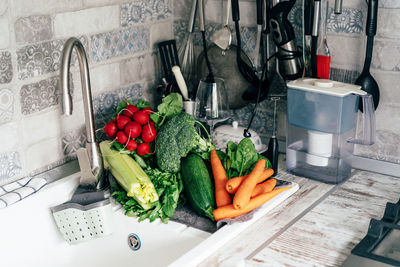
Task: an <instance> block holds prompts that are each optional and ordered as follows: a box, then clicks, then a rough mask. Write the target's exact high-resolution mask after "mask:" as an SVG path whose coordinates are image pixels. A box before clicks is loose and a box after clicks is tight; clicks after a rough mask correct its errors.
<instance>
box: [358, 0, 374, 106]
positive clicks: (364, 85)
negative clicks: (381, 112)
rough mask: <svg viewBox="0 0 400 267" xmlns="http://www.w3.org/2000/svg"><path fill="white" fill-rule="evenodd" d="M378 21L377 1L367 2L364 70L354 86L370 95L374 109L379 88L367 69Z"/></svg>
mask: <svg viewBox="0 0 400 267" xmlns="http://www.w3.org/2000/svg"><path fill="white" fill-rule="evenodd" d="M377 20H378V0H369V2H368V15H367V25H366V29H365V32H366V34H367V48H366V52H365V61H364V68H363V70H362V72H361V74H360V76H359V77H358V78H357V80H356V82H355V84H357V85H360V86H361V90H363V91H365V92H367V93H369V94H371V95H372V98H373V100H374V107H375V109H376V108H377V107H378V104H379V98H380V96H379V86H378V83H377V82H376V81H375V79H374V77H372V75H371V73H370V72H369V69H370V67H371V60H372V51H373V46H374V36H375V34H376V28H377ZM359 109H360V110H361V111H363V107H362V101H360V105H359Z"/></svg>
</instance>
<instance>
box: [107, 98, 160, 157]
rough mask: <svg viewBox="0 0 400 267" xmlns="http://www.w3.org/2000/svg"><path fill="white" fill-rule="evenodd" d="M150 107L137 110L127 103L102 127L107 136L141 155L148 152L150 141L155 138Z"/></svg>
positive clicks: (134, 106)
mask: <svg viewBox="0 0 400 267" xmlns="http://www.w3.org/2000/svg"><path fill="white" fill-rule="evenodd" d="M152 112H153V111H152V109H151V108H150V107H145V108H142V109H140V110H139V108H138V107H137V106H136V105H133V104H129V103H127V106H126V108H124V109H122V110H121V111H120V112H118V114H117V115H116V117H115V119H114V120H112V121H110V122H109V123H107V124H106V126H105V127H104V131H105V134H106V135H107V137H109V138H112V139H114V140H115V141H116V142H118V143H120V144H121V145H123V146H124V147H125V148H126V149H127V150H129V151H135V150H136V152H137V153H138V154H139V155H141V156H144V155H147V154H149V153H150V143H151V142H153V141H154V139H155V138H156V128H155V127H154V121H152V120H151V118H150V113H152Z"/></svg>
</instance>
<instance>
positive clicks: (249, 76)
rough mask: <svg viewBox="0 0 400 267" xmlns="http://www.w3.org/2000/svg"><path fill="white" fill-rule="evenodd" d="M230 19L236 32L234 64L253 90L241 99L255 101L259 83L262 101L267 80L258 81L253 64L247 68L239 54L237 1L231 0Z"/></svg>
mask: <svg viewBox="0 0 400 267" xmlns="http://www.w3.org/2000/svg"><path fill="white" fill-rule="evenodd" d="M258 3H259V2H258ZM257 12H259V11H257ZM232 19H233V21H234V22H235V31H236V40H237V51H236V54H237V56H236V63H237V65H238V68H239V71H240V73H241V74H242V75H243V77H244V78H245V79H246V80H247V81H248V82H250V83H251V84H252V85H253V88H251V89H250V90H248V91H246V92H245V93H244V94H243V96H242V98H243V99H244V100H245V101H254V100H257V97H258V96H259V94H258V91H259V90H258V88H259V86H260V82H261V88H262V89H264V90H262V91H261V94H260V96H259V100H264V99H265V98H266V97H267V94H268V87H269V83H268V80H267V79H263V80H262V81H260V79H259V78H258V76H257V71H256V68H255V67H254V66H253V64H251V66H249V65H248V64H247V63H246V62H245V61H244V60H243V58H242V56H241V54H242V53H244V52H243V51H242V40H241V36H240V25H239V20H240V14H239V1H238V0H232ZM259 19H260V20H262V18H259Z"/></svg>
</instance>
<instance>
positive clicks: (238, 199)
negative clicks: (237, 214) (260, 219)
mask: <svg viewBox="0 0 400 267" xmlns="http://www.w3.org/2000/svg"><path fill="white" fill-rule="evenodd" d="M265 163H266V160H265V159H260V160H259V161H258V162H257V164H256V166H255V167H254V169H253V170H252V171H251V173H250V174H249V176H248V177H247V178H246V179H245V180H244V181H243V183H242V184H241V185H240V186H239V188H238V190H237V191H236V194H235V196H234V198H233V207H234V208H235V209H239V210H240V209H244V207H246V205H247V204H248V203H249V201H250V197H251V192H253V189H254V187H256V185H257V180H258V177H260V176H261V175H262V173H263V172H264V167H265Z"/></svg>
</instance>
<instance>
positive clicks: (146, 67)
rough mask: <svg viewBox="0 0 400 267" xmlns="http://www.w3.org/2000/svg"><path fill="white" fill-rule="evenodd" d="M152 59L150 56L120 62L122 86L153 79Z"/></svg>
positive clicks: (153, 67)
mask: <svg viewBox="0 0 400 267" xmlns="http://www.w3.org/2000/svg"><path fill="white" fill-rule="evenodd" d="M154 61H155V59H154V57H153V56H152V55H151V54H146V55H141V56H138V57H134V58H130V59H128V60H124V61H122V62H121V82H122V84H128V83H134V82H138V81H140V80H143V79H147V80H148V79H154V78H155V66H154Z"/></svg>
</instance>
